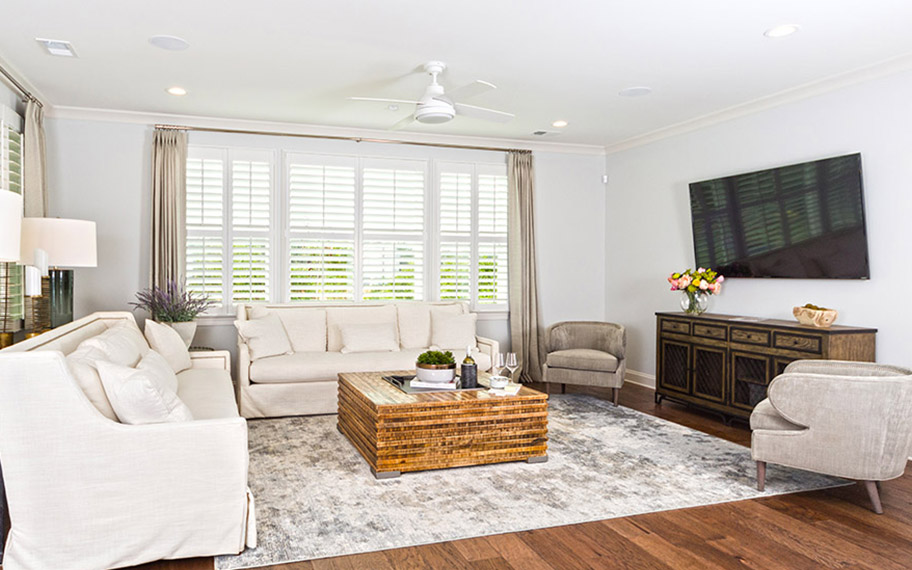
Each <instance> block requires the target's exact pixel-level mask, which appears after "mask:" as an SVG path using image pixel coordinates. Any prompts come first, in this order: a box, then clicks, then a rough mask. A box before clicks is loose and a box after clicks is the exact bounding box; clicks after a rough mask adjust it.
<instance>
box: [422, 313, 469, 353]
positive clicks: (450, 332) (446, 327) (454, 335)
mask: <svg viewBox="0 0 912 570" xmlns="http://www.w3.org/2000/svg"><path fill="white" fill-rule="evenodd" d="M477 319H478V315H476V314H475V313H467V314H465V315H437V314H434V313H433V312H432V313H431V344H432V345H434V346H439V347H440V348H443V349H446V350H465V348H466V347H467V346H471V347H473V348H474V347H475V321H476V320H477Z"/></svg>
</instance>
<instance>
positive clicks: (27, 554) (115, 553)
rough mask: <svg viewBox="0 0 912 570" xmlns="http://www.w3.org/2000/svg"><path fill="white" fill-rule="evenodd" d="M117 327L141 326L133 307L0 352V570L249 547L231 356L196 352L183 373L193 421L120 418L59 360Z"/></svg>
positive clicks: (250, 518) (250, 516)
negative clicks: (2, 490)
mask: <svg viewBox="0 0 912 570" xmlns="http://www.w3.org/2000/svg"><path fill="white" fill-rule="evenodd" d="M124 324H125V325H124ZM118 325H120V326H127V327H132V328H134V329H136V331H138V328H136V322H135V320H134V319H133V315H131V314H130V313H95V314H93V315H90V316H88V317H85V318H83V319H79V320H77V321H75V322H72V323H70V324H67V325H64V326H62V327H59V328H57V329H54V330H52V331H50V332H47V333H45V334H42V335H40V336H38V337H35V338H33V339H30V340H27V341H25V342H22V343H19V344H16V345H13V346H12V347H9V348H7V349H4V350H3V351H0V461H2V464H3V477H4V479H5V485H6V491H7V500H8V504H9V515H10V519H11V530H10V533H9V536H8V538H7V542H6V552H5V559H4V560H3V568H4V570H17V569H30V568H34V569H38V568H41V569H43V568H54V569H57V570H64V569H68V568H74V569H76V568H78V569H92V568H114V567H121V566H132V565H135V564H141V563H144V562H149V561H153V560H159V559H162V558H169V559H170V558H188V557H194V556H211V555H216V554H235V553H238V552H240V551H242V550H243V549H244V547H245V545H246V546H251V547H252V546H255V545H256V530H255V523H254V512H253V500H252V497H251V496H250V494H249V491H248V489H247V462H248V455H247V423H246V421H245V420H244V419H243V418H241V417H239V415H238V411H237V405H236V403H235V399H234V392H233V387H232V384H231V377H230V366H229V363H230V357H229V355H228V353H227V352H226V351H213V352H194V353H191V361H192V367H191V368H190V369H188V370H185V371H183V372H181V373H179V374H178V382H179V389H178V395H179V397H180V399H181V400H183V402H184V403H185V404H186V405H187V407H188V408H190V410H191V412H192V414H193V417H194V420H193V421H188V422H180V423H160V424H146V425H125V424H121V423H119V422H118V421H116V416H115V419H110V418H109V417H108V416H106V414H108V415H110V413H111V412H110V411H108V410H105V408H104V404H105V403H106V402H102V401H100V400H99V398H105V396H104V391H103V388H102V389H101V392H100V395H99V392H98V391H97V388H99V387H98V386H94V387H93V386H90V385H87V384H80V382H85V375H82V374H80V373H77V372H73V370H75V369H74V368H73V366H75V365H74V364H73V363H72V362H70V363H68V362H67V360H66V358H65V356H66V355H68V354H70V353H71V352H73V351H74V350H75V349H76V348H77V346H78V345H79V344H80V343H82V342H83V341H84V340H86V339H89V338H92V337H94V336H96V335H99V334H100V333H103V332H104V331H106V330H108V329H109V328H110V327H114V326H118ZM77 377H78V378H79V379H78V380H77ZM89 394H91V396H89ZM108 405H110V404H108ZM103 410H104V411H103Z"/></svg>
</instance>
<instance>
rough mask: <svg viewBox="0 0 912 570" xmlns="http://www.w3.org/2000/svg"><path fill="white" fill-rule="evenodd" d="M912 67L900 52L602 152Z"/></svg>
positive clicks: (911, 61)
mask: <svg viewBox="0 0 912 570" xmlns="http://www.w3.org/2000/svg"><path fill="white" fill-rule="evenodd" d="M910 69H912V54H904V55H901V56H897V57H894V58H890V59H887V60H884V61H881V62H878V63H875V64H873V65H868V66H864V67H860V68H857V69H853V70H851V71H848V72H845V73H840V74H837V75H831V76H829V77H825V78H823V79H818V80H816V81H811V82H808V83H804V84H802V85H798V86H797V87H791V88H789V89H785V90H782V91H778V92H776V93H773V94H771V95H767V96H765V97H761V98H759V99H753V100H751V101H748V102H746V103H739V104H738V105H733V106H731V107H727V108H725V109H721V110H719V111H713V112H712V113H707V114H705V115H701V116H699V117H694V118H693V119H688V120H686V121H681V122H680V123H675V124H673V125H669V126H667V127H662V128H660V129H656V130H654V131H650V132H648V133H644V134H642V135H637V136H634V137H630V138H628V139H625V140H623V141H621V142H618V143H615V144H609V145H606V146H605V154H614V153H617V152H621V151H625V150H629V149H632V148H635V147H639V146H643V145H647V144H650V143H654V142H657V141H660V140H663V139H667V138H671V137H674V136H677V135H682V134H684V133H689V132H691V131H696V130H699V129H702V128H705V127H709V126H712V125H716V124H718V123H723V122H725V121H730V120H732V119H737V118H739V117H743V116H746V115H752V114H754V113H759V112H761V111H766V110H768V109H772V108H774V107H779V106H782V105H786V104H788V103H792V102H796V101H801V100H802V99H809V98H811V97H815V96H817V95H823V94H825V93H829V92H831V91H837V90H839V89H843V88H846V87H850V86H852V85H857V84H859V83H864V82H866V81H872V80H875V79H880V78H881V77H885V76H887V75H892V74H894V73H901V72H903V71H909V70H910Z"/></svg>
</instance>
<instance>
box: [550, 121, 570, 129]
mask: <svg viewBox="0 0 912 570" xmlns="http://www.w3.org/2000/svg"><path fill="white" fill-rule="evenodd" d="M568 124H569V123H567V121H564V120H560V121H554V122H553V123H551V126H552V127H557V128H559V129H561V128H563V127H566V126H567V125H568Z"/></svg>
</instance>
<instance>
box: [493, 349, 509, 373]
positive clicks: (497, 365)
mask: <svg viewBox="0 0 912 570" xmlns="http://www.w3.org/2000/svg"><path fill="white" fill-rule="evenodd" d="M505 366H506V364H504V353H502V352H498V353H497V354H496V355H494V374H495V375H496V376H501V375H503V369H504V367H505Z"/></svg>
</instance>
